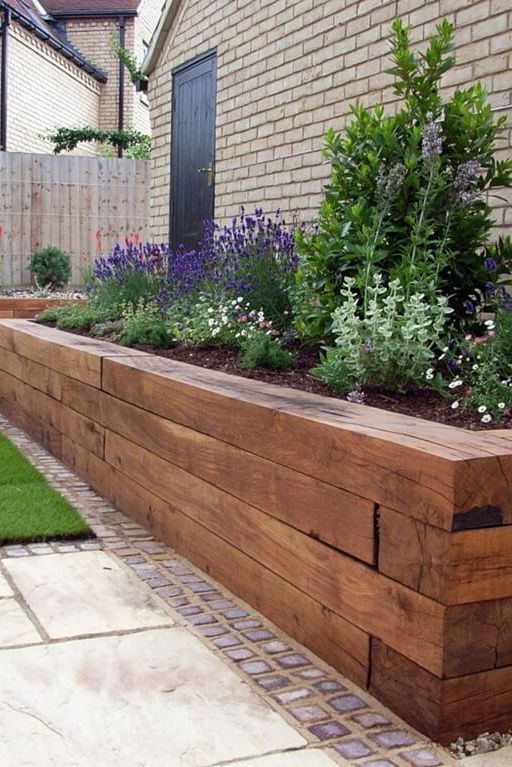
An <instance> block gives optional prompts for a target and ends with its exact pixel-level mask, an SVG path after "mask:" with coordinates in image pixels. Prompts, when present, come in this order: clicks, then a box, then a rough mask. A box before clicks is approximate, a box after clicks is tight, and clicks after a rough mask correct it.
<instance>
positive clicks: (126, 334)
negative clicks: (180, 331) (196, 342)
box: [119, 300, 173, 349]
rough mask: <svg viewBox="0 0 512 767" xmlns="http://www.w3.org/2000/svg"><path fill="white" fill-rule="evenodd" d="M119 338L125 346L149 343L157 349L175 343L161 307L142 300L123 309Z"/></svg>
mask: <svg viewBox="0 0 512 767" xmlns="http://www.w3.org/2000/svg"><path fill="white" fill-rule="evenodd" d="M119 340H120V342H121V343H122V344H123V345H124V346H135V345H138V346H141V345H148V346H153V347H154V348H155V349H162V348H165V347H169V346H172V344H173V339H172V336H171V335H170V333H169V330H168V328H167V325H166V323H165V320H164V318H163V317H162V314H161V312H160V310H159V308H158V307H157V306H155V304H151V303H145V302H144V301H142V300H141V301H139V303H138V304H137V305H136V306H132V305H128V306H127V307H126V308H125V310H124V311H123V314H122V330H121V333H120V337H119Z"/></svg>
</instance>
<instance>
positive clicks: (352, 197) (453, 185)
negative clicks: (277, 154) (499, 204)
mask: <svg viewBox="0 0 512 767" xmlns="http://www.w3.org/2000/svg"><path fill="white" fill-rule="evenodd" d="M452 37H453V30H452V26H451V24H449V23H448V22H447V21H443V22H442V23H441V24H440V25H438V27H437V34H435V35H434V36H433V37H432V39H431V40H430V43H429V46H428V48H427V50H426V52H425V53H424V54H418V53H414V52H413V51H412V50H411V47H410V40H409V30H408V29H407V28H406V27H404V25H403V24H402V22H401V21H395V22H394V24H393V27H392V59H393V64H394V66H393V67H392V69H391V70H389V71H390V72H391V73H392V74H393V75H394V77H395V85H394V88H395V92H396V93H397V94H398V95H399V96H401V97H402V99H403V102H402V106H401V108H400V109H399V110H397V111H396V113H395V114H389V115H387V114H386V113H385V111H384V109H383V107H382V106H377V107H375V108H373V109H365V108H364V107H363V106H361V105H356V106H353V107H352V114H353V120H352V122H351V123H349V125H348V127H347V128H346V131H345V133H344V134H340V133H336V132H335V131H334V130H332V129H331V130H329V131H328V133H327V135H326V140H325V143H326V147H325V152H324V155H325V157H326V159H328V160H330V162H331V164H332V175H331V183H330V186H329V187H328V189H327V192H326V196H325V199H324V202H323V204H322V207H321V212H320V218H319V224H318V229H317V230H316V231H315V232H313V233H312V234H304V233H301V232H298V233H297V242H298V247H299V253H300V256H301V264H300V267H299V271H298V275H297V286H296V290H295V307H296V312H297V320H296V326H297V328H298V330H299V332H300V333H301V334H302V335H304V336H306V337H311V338H314V337H320V338H321V337H324V336H325V335H326V334H328V332H329V326H330V322H331V315H332V312H333V311H334V310H335V308H336V307H337V306H338V305H339V303H340V288H341V287H342V285H343V283H344V280H345V278H346V277H351V278H353V279H354V280H355V282H354V285H355V287H356V288H357V290H358V291H359V292H360V293H361V294H362V295H364V293H365V292H366V291H367V286H368V284H369V283H370V281H371V279H372V274H373V273H374V272H375V271H379V272H380V273H382V274H383V275H385V279H386V280H388V279H389V280H394V279H398V280H399V281H400V283H401V285H402V286H403V287H404V290H405V292H406V294H411V293H414V292H422V293H426V294H427V295H430V296H434V294H435V291H436V290H437V288H440V289H441V290H442V291H443V293H444V294H445V295H447V296H450V303H451V305H452V306H453V307H454V309H455V311H456V315H455V316H456V317H457V318H459V317H464V315H465V311H464V308H463V307H464V303H465V301H467V299H468V297H469V296H470V295H473V294H476V295H478V296H481V295H483V291H484V285H485V281H486V273H485V268H484V266H483V259H484V253H483V251H484V247H485V245H486V244H487V241H488V238H489V234H490V231H491V227H492V223H493V222H492V215H491V214H492V211H491V208H490V206H489V204H488V202H487V199H484V193H486V192H487V191H488V190H492V189H494V188H495V187H500V186H510V185H512V161H510V160H500V161H498V160H496V159H495V158H494V152H495V144H496V141H497V139H498V137H499V132H500V131H501V129H502V128H503V125H504V120H505V118H500V119H499V120H498V121H496V122H494V119H493V114H492V111H491V107H490V105H489V104H488V103H487V99H486V94H485V92H484V90H483V88H482V86H481V85H480V84H475V85H472V86H470V87H469V88H466V89H464V90H460V91H457V92H456V93H455V94H454V95H453V96H452V97H451V98H450V99H449V100H448V101H446V102H445V103H443V101H442V98H441V93H440V85H441V82H440V81H441V78H442V76H443V74H444V73H445V72H446V71H448V70H449V69H450V68H451V67H452V66H453V64H454V57H453V56H452V55H451V51H452V49H453V42H452ZM510 267H511V262H510V254H507V261H506V262H505V263H502V264H499V268H501V269H503V270H504V271H507V269H508V270H509V271H510Z"/></svg>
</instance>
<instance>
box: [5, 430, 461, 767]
mask: <svg viewBox="0 0 512 767" xmlns="http://www.w3.org/2000/svg"><path fill="white" fill-rule="evenodd" d="M0 431H3V432H4V433H5V434H6V435H7V436H8V437H9V438H10V439H11V440H12V442H13V443H14V444H15V445H16V446H17V447H18V448H19V449H20V450H21V451H22V452H23V453H24V455H25V456H27V458H28V459H29V460H30V461H31V462H32V463H33V464H34V465H35V466H36V467H37V468H38V469H39V470H40V471H41V472H42V473H43V474H44V475H45V476H46V477H47V479H48V481H49V482H50V484H51V485H52V486H54V487H55V488H56V489H57V490H59V492H61V493H62V495H64V496H65V497H66V498H67V499H68V500H69V501H70V502H71V503H72V504H73V506H75V508H77V509H78V510H79V511H80V513H81V514H82V516H83V517H84V518H85V519H86V520H87V522H88V523H89V524H90V525H91V528H92V529H93V531H94V533H95V534H96V536H97V538H96V539H94V540H81V541H54V542H49V543H32V544H27V545H23V546H21V545H11V546H4V547H0V559H1V558H7V557H27V556H44V555H45V554H51V553H72V552H77V551H91V550H98V549H103V550H108V551H110V552H112V553H114V554H115V555H117V556H118V557H119V558H120V559H121V560H122V561H123V562H124V563H125V564H126V565H128V566H129V567H130V568H131V569H132V571H133V572H134V573H135V574H136V575H137V576H138V577H139V578H140V579H141V580H142V581H144V582H145V584H146V585H147V587H149V588H150V589H151V590H152V591H153V592H154V593H155V594H157V595H158V596H159V597H160V598H161V599H163V600H164V602H166V603H167V605H169V606H170V607H171V608H172V609H173V610H175V611H176V612H177V613H178V614H179V615H180V616H181V619H180V622H182V623H184V625H187V626H188V627H189V629H190V630H191V631H192V632H193V633H194V634H195V635H196V636H197V637H199V638H200V639H201V640H202V641H203V642H204V643H205V644H206V645H207V646H208V647H209V648H210V649H211V650H212V651H213V652H215V653H216V654H217V655H220V656H222V657H223V658H224V660H225V661H226V662H227V663H228V664H230V665H231V666H232V667H233V668H234V669H235V671H236V672H237V673H238V674H239V675H240V676H241V677H242V678H243V679H244V681H245V682H248V683H249V684H250V685H251V686H252V687H253V689H255V690H256V691H257V692H258V694H259V695H260V697H262V698H263V699H264V700H265V701H266V702H267V704H269V705H270V706H271V707H272V708H273V709H274V710H276V711H278V712H279V713H280V714H281V715H282V716H283V717H284V718H285V719H286V720H287V721H288V722H289V723H290V724H291V725H292V726H294V727H295V729H297V730H298V731H299V732H300V733H301V734H302V735H303V736H304V737H305V738H306V740H307V741H308V742H309V744H310V745H311V747H322V748H328V749H329V751H328V753H329V755H330V756H331V757H333V758H334V760H335V761H337V759H336V756H337V755H338V756H341V757H343V758H344V759H345V760H347V761H348V763H349V764H350V765H351V767H352V766H353V767H448V765H453V764H454V762H453V760H452V759H451V758H450V757H448V756H445V755H444V753H445V752H444V751H443V750H442V749H441V748H439V747H436V746H433V745H432V744H431V743H430V742H428V743H426V742H425V740H424V739H423V738H422V736H420V735H419V734H418V733H417V732H415V731H414V730H412V729H410V728H409V727H407V726H406V725H404V723H403V722H401V721H400V720H399V719H397V717H395V716H394V715H393V714H392V713H391V712H389V711H388V710H386V709H384V708H383V707H382V706H380V705H379V704H378V702H377V701H376V700H375V699H373V698H372V697H371V696H370V695H368V694H367V693H366V692H365V691H363V690H361V689H360V688H358V687H357V686H356V685H354V684H353V683H352V682H350V681H349V680H347V679H345V677H343V676H342V675H341V674H339V673H337V672H336V671H335V670H333V669H332V668H331V667H329V666H327V665H326V664H325V663H323V662H322V661H321V660H320V659H318V658H317V657H316V656H315V655H314V654H313V653H311V652H309V651H308V650H306V649H305V648H303V647H302V646H301V645H299V644H298V643H297V642H295V641H294V640H292V639H290V638H289V637H288V636H286V635H285V634H283V632H281V631H280V630H279V629H277V628H276V627H275V626H274V625H273V624H271V623H270V622H269V621H268V620H267V619H265V618H264V617H263V616H262V615H260V614H259V613H257V612H256V611H255V610H254V609H252V608H251V607H250V606H248V605H247V604H245V603H244V602H242V601H241V600H240V599H238V598H237V597H235V596H233V595H232V594H231V593H230V592H228V591H227V590H226V589H225V588H224V587H222V586H221V585H220V584H219V583H217V582H216V581H214V580H213V579H212V578H210V577H209V576H206V575H205V574H204V573H203V572H202V571H200V570H198V569H197V568H196V567H194V566H193V565H192V564H191V563H190V562H188V561H187V560H185V559H183V557H180V556H179V555H178V554H176V552H174V551H173V550H172V549H170V548H169V547H167V546H164V545H163V544H161V543H159V542H158V541H156V540H155V539H154V538H153V537H152V536H151V535H149V534H148V533H147V531H146V530H144V528H142V527H141V526H140V525H138V524H137V523H135V522H133V521H131V520H130V519H129V518H128V517H127V516H126V515H124V514H122V513H121V512H119V511H117V510H116V509H115V508H114V507H113V506H111V504H110V503H108V502H107V501H106V500H105V499H103V498H101V497H100V496H99V495H97V493H95V492H94V491H93V490H92V489H91V487H90V486H89V485H88V484H87V483H86V482H84V481H83V480H81V479H80V478H79V477H77V475H76V474H74V473H73V472H72V471H70V470H69V469H68V468H67V467H65V466H64V465H63V464H61V463H60V461H58V460H57V459H55V458H54V457H53V456H52V455H50V453H48V452H47V451H46V450H45V449H44V448H42V447H40V446H39V445H37V444H36V443H34V442H33V441H32V440H31V439H30V438H29V437H28V436H27V435H26V434H25V433H24V432H23V431H21V430H20V429H18V428H17V427H15V426H13V425H11V424H10V423H9V422H8V421H7V420H6V419H5V418H3V417H2V416H1V415H0ZM347 761H343V759H342V760H340V762H342V763H343V764H345V765H346V763H347Z"/></svg>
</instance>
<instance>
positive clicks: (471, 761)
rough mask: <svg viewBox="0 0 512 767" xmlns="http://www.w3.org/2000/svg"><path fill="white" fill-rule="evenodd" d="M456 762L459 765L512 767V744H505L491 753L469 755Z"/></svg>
mask: <svg viewBox="0 0 512 767" xmlns="http://www.w3.org/2000/svg"><path fill="white" fill-rule="evenodd" d="M456 764H457V767H512V746H505V748H501V749H499V751H493V752H492V753H489V754H476V755H475V756H467V757H466V758H465V759H461V760H460V761H459V762H456Z"/></svg>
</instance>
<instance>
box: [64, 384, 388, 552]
mask: <svg viewBox="0 0 512 767" xmlns="http://www.w3.org/2000/svg"><path fill="white" fill-rule="evenodd" d="M62 387H63V394H62V399H63V402H64V403H65V404H66V405H68V406H69V407H70V408H72V409H74V410H77V411H79V412H81V413H83V414H84V415H86V416H87V417H88V418H92V419H94V420H95V421H97V422H98V423H100V424H102V425H103V426H105V427H107V428H108V429H109V430H110V431H113V432H116V433H118V434H121V435H122V436H124V437H126V438H127V439H129V440H131V441H132V442H135V443H136V444H138V445H140V446H141V447H144V448H146V449H147V450H149V451H151V452H152V453H155V454H156V455H159V456H160V457H161V458H164V459H166V460H168V461H170V462H171V463H174V464H176V465H177V466H179V467H181V468H182V469H185V470H186V471H188V472H190V473H192V474H194V475H195V476H198V477H200V478H201V479H204V480H206V481H207V482H210V483H211V484H213V485H215V486H216V487H219V488H221V489H222V490H225V491H226V492H228V493H230V494H231V495H234V496H236V497H237V498H240V499H241V500H243V501H246V502H247V503H248V504H250V505H253V506H255V507H257V508H259V509H261V510H262V511H266V512H268V513H269V514H271V515H272V516H275V517H277V518H278V519H281V520H282V521H284V522H286V523H287V524H289V525H292V526H293V527H295V528H297V529H300V530H302V531H303V532H305V533H307V534H308V535H312V536H313V537H315V538H318V539H319V540H322V541H325V542H326V543H329V544H330V545H331V546H334V547H335V548H338V549H340V550H341V551H345V552H347V553H349V554H351V555H352V556H354V557H356V558H357V559H361V560H362V561H365V562H368V563H369V564H374V563H375V556H376V547H375V529H374V528H375V518H374V517H375V509H374V504H373V503H372V502H371V501H369V500H367V499H363V498H360V497H358V496H355V495H353V494H350V493H347V492H345V491H344V490H341V489H340V488H336V487H334V486H332V485H328V484H327V483H325V482H320V481H319V480H317V479H315V478H314V477H310V476H307V475H305V474H302V473H300V472H296V471H293V470H291V469H288V468H287V467H284V466H280V465H279V464H278V463H275V462H273V461H272V460H267V459H266V458H261V457H259V456H257V455H254V454H253V453H250V452H248V451H246V450H241V449H240V448H237V447H234V446H232V445H229V444H227V443H225V442H222V441H220V440H217V439H214V438H212V437H209V436H208V435H205V434H202V433H200V432H195V431H193V430H192V429H188V428H186V427H184V426H181V425H180V424H176V423H173V422H171V421H167V420H166V419H164V418H161V417H160V416H156V415H153V414H152V413H148V412H147V411H145V410H141V409H140V408H137V407H134V406H133V405H130V404H128V403H126V402H123V401H122V400H118V399H115V398H114V397H112V396H110V395H108V394H105V393H103V392H101V393H99V392H97V390H96V389H94V388H92V387H90V386H87V385H85V384H82V383H80V382H79V381H76V380H73V379H70V378H66V379H64V380H63V384H62Z"/></svg>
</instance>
